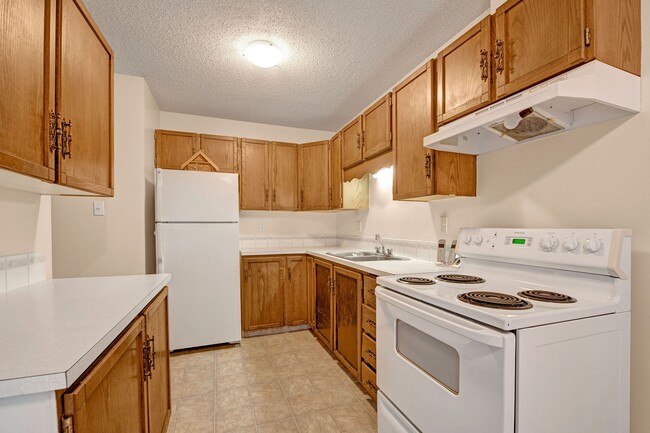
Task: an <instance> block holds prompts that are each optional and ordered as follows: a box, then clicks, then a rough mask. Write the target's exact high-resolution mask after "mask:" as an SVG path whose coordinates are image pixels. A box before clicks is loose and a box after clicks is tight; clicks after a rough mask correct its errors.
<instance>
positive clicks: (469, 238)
mask: <svg viewBox="0 0 650 433" xmlns="http://www.w3.org/2000/svg"><path fill="white" fill-rule="evenodd" d="M463 242H464V243H465V245H469V244H471V243H472V235H470V234H466V235H465V236H464V237H463Z"/></svg>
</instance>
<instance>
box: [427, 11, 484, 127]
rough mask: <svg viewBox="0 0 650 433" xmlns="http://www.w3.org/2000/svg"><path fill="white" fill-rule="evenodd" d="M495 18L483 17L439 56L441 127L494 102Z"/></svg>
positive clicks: (438, 76) (439, 123)
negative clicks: (492, 59)
mask: <svg viewBox="0 0 650 433" xmlns="http://www.w3.org/2000/svg"><path fill="white" fill-rule="evenodd" d="M491 48H492V17H491V16H488V17H486V18H484V19H483V20H482V21H481V22H480V23H478V24H476V25H475V26H474V27H472V28H471V29H470V30H469V31H468V32H467V33H465V34H464V35H463V36H461V37H460V38H458V39H457V40H456V41H454V42H453V43H452V44H451V45H449V46H448V47H447V48H445V49H444V50H442V51H441V52H440V54H438V59H437V67H436V70H437V98H436V99H437V108H438V110H437V116H438V117H437V118H438V125H442V124H444V123H446V122H449V121H452V120H454V119H457V118H459V117H461V116H463V115H465V114H467V113H469V112H472V111H474V110H477V109H479V108H481V107H483V106H485V105H487V104H489V103H490V102H491V101H492V100H493V99H494V83H493V82H492V68H491V60H490V59H491V55H490V52H491Z"/></svg>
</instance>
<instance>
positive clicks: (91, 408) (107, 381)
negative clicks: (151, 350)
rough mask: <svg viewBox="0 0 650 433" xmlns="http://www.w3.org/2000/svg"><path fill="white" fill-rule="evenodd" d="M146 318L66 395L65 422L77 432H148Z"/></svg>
mask: <svg viewBox="0 0 650 433" xmlns="http://www.w3.org/2000/svg"><path fill="white" fill-rule="evenodd" d="M144 343H145V320H144V318H142V317H139V318H138V319H136V320H135V321H134V322H133V324H131V326H130V327H129V328H128V329H127V330H126V331H125V332H124V334H123V335H122V337H120V338H119V339H118V340H117V341H116V342H115V343H114V345H113V346H112V347H111V349H109V351H108V352H107V353H105V354H104V355H102V356H101V358H100V359H99V362H98V363H97V364H96V365H95V366H94V367H93V368H92V370H91V371H90V372H89V373H88V374H86V376H85V377H84V378H83V379H82V380H81V382H79V383H78V384H77V385H76V386H75V387H73V388H71V389H70V390H68V391H67V392H66V393H65V394H64V395H63V416H64V422H69V418H72V424H73V427H74V431H75V432H76V433H97V432H106V433H118V432H119V433H147V432H148V425H147V413H146V408H147V397H146V396H147V393H146V389H145V386H146V385H145V381H144V373H143V367H144V366H143V356H142V353H143V352H142V349H143V347H144Z"/></svg>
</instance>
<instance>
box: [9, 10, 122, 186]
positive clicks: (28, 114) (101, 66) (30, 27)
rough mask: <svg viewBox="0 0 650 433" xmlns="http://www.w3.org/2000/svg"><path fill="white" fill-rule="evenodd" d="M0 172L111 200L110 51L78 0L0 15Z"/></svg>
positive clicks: (111, 60)
mask: <svg viewBox="0 0 650 433" xmlns="http://www.w3.org/2000/svg"><path fill="white" fill-rule="evenodd" d="M0 37H1V38H2V41H3V55H2V58H1V59H0V68H1V69H2V74H1V76H0V91H1V92H2V94H3V97H4V98H5V100H6V101H10V102H11V103H6V104H2V107H0V119H2V124H3V128H2V131H0V167H1V168H5V169H9V170H12V171H15V172H18V173H20V174H25V175H28V176H32V177H36V178H38V179H42V180H45V181H49V182H56V183H58V184H60V185H64V186H68V187H71V188H74V189H77V190H83V191H87V192H90V193H95V194H98V195H105V196H111V195H113V51H112V50H111V47H110V46H109V45H108V43H107V42H106V40H105V39H104V37H103V35H102V34H101V32H100V30H99V28H98V27H97V25H96V24H95V22H94V21H93V19H92V17H91V16H90V14H89V13H88V11H87V10H86V8H85V7H84V5H83V4H82V3H81V1H79V0H47V1H38V0H26V1H23V2H9V3H7V4H6V5H4V6H3V8H2V10H1V11H0Z"/></svg>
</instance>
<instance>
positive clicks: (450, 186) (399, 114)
mask: <svg viewBox="0 0 650 433" xmlns="http://www.w3.org/2000/svg"><path fill="white" fill-rule="evenodd" d="M433 70H434V61H433V60H432V61H430V62H429V63H427V64H426V65H424V66H422V67H421V68H420V69H418V70H417V71H415V72H414V73H413V74H412V75H411V76H409V77H408V78H407V79H406V80H404V81H403V82H402V83H400V84H399V85H398V86H397V87H395V89H393V138H394V150H393V153H394V169H393V170H394V171H393V199H394V200H431V199H432V198H436V197H444V196H475V195H476V156H474V155H464V154H456V153H449V152H439V151H433V150H431V149H426V148H425V147H423V140H424V137H425V136H427V135H429V134H431V133H432V132H434V127H435V122H434V121H433V119H434V117H433V114H434V110H433V102H432V101H433V81H434V79H433V77H434V73H433V72H434V71H433Z"/></svg>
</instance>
